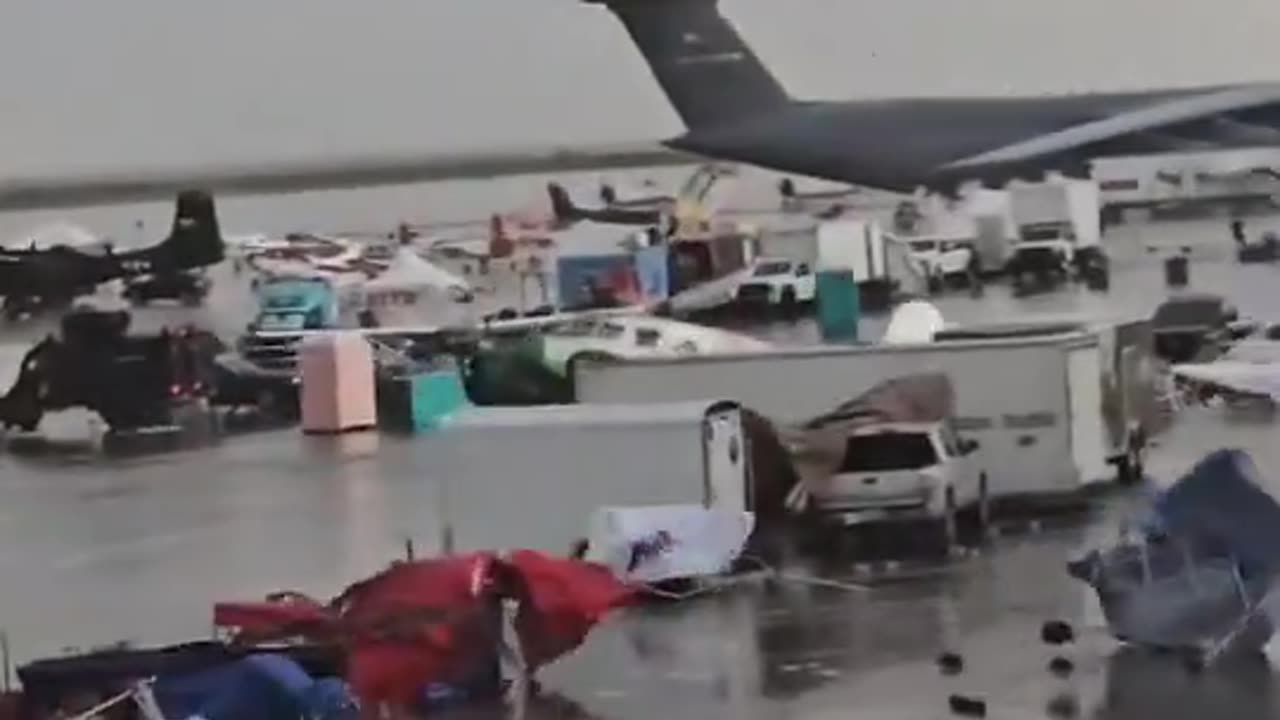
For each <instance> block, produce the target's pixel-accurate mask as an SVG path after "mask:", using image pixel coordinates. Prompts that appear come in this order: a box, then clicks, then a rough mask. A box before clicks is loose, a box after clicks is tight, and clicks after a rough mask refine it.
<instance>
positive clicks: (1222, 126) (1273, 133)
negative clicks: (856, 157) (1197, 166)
mask: <svg viewBox="0 0 1280 720" xmlns="http://www.w3.org/2000/svg"><path fill="white" fill-rule="evenodd" d="M1122 107H1123V109H1119V110H1117V111H1116V112H1113V113H1110V114H1105V115H1103V116H1102V117H1094V118H1088V119H1085V120H1082V121H1080V122H1078V123H1076V124H1073V125H1069V126H1067V127H1065V128H1062V129H1060V130H1057V131H1056V132H1051V133H1048V134H1042V135H1038V136H1035V137H1032V138H1027V139H1025V140H1021V141H1018V142H1015V143H1012V144H1009V145H1004V146H1002V147H998V148H994V149H991V150H988V151H985V152H982V153H979V154H977V155H972V156H969V157H965V158H961V159H959V160H955V161H953V162H950V163H948V164H946V165H944V166H943V167H942V168H941V170H942V172H943V173H944V174H968V173H973V172H977V171H983V170H991V169H998V168H1002V167H1018V166H1024V165H1029V164H1032V163H1043V162H1044V161H1045V160H1047V159H1052V158H1057V157H1071V156H1075V157H1087V156H1090V155H1092V154H1094V152H1093V151H1098V150H1107V151H1109V152H1110V153H1112V154H1115V153H1117V152H1119V153H1123V152H1126V151H1130V150H1131V151H1132V152H1133V153H1134V154H1138V153H1147V152H1152V151H1155V150H1187V149H1222V148H1229V147H1251V146H1259V145H1274V144H1276V143H1277V142H1280V128H1277V127H1276V124H1277V123H1276V121H1277V120H1278V119H1280V85H1251V86H1240V87H1228V88H1224V89H1217V90H1211V91H1205V92H1202V93H1194V94H1180V95H1177V96H1174V97H1172V98H1169V97H1167V96H1166V97H1164V98H1161V99H1158V100H1153V101H1152V102H1150V103H1148V104H1145V105H1141V106H1139V107H1136V108H1135V107H1133V106H1132V105H1128V106H1122ZM1264 118H1265V120H1267V122H1259V121H1260V120H1262V119H1264ZM1251 120H1252V121H1251Z"/></svg>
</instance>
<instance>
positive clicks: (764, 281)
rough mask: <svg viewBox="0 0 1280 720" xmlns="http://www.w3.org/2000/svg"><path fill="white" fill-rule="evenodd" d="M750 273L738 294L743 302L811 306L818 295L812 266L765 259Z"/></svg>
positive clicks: (790, 261) (793, 261)
mask: <svg viewBox="0 0 1280 720" xmlns="http://www.w3.org/2000/svg"><path fill="white" fill-rule="evenodd" d="M750 270H751V271H750V273H748V274H747V275H746V277H744V278H743V279H742V281H741V282H739V283H738V287H737V290H736V291H735V292H734V297H735V299H736V300H738V301H739V302H751V303H765V304H768V305H782V306H788V305H795V304H798V303H811V302H813V299H814V297H815V295H816V294H817V281H816V279H815V276H814V274H813V268H811V267H810V266H809V264H808V263H804V262H798V261H795V260H789V259H787V258H773V257H763V258H756V259H755V260H754V261H752V263H751V266H750Z"/></svg>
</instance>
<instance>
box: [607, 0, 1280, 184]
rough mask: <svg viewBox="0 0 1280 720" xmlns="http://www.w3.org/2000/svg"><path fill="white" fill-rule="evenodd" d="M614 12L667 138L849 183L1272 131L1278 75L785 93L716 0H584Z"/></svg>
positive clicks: (1058, 164)
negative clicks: (1099, 89)
mask: <svg viewBox="0 0 1280 720" xmlns="http://www.w3.org/2000/svg"><path fill="white" fill-rule="evenodd" d="M583 2H586V3H589V4H602V5H605V6H606V7H607V8H608V9H609V10H611V11H612V12H613V14H614V15H615V16H617V18H618V19H619V20H620V21H622V24H623V25H624V26H625V27H626V29H627V32H628V33H629V35H630V36H631V38H632V40H633V41H634V42H635V43H636V45H637V46H638V47H639V49H640V51H641V52H642V53H643V54H644V57H645V59H646V60H647V61H648V63H649V67H650V69H651V70H652V72H653V74H654V76H655V77H656V79H657V81H658V83H659V84H660V85H661V86H662V89H663V91H664V92H665V93H666V95H667V97H668V99H669V100H670V101H671V104H672V105H673V106H674V108H675V110H676V112H677V113H678V114H679V115H680V118H681V119H682V120H683V122H684V124H685V127H686V128H687V132H686V133H685V134H683V135H681V136H679V137H676V138H674V139H671V140H668V141H666V142H665V144H666V145H667V146H668V147H671V148H674V149H678V150H684V151H688V152H692V153H697V154H700V155H704V156H708V157H714V158H719V159H723V160H730V161H736V162H743V163H749V164H752V165H759V166H762V167H765V168H770V169H774V170H780V171H783V172H788V173H797V174H801V175H810V176H814V177H820V178H824V179H829V180H836V181H841V182H848V183H851V184H855V185H864V186H871V187H879V188H883V189H887V190H898V191H905V192H910V191H913V190H915V189H917V188H919V187H921V186H923V187H926V188H929V189H932V190H938V191H942V192H945V193H954V192H955V191H956V189H957V188H958V186H959V185H960V184H961V183H963V182H965V181H969V180H979V181H982V182H984V183H988V184H1003V183H1005V182H1007V181H1009V180H1011V179H1014V178H1019V177H1031V178H1035V177H1037V176H1039V175H1041V174H1042V173H1043V172H1044V171H1046V170H1057V171H1060V172H1063V173H1064V174H1068V175H1076V176H1079V175H1085V174H1087V173H1088V172H1089V163H1090V161H1091V160H1092V159H1093V158H1096V157H1103V156H1112V155H1135V154H1143V153H1150V152H1165V151H1172V150H1184V149H1204V148H1206V147H1213V148H1229V147H1253V146H1259V145H1277V144H1280V84H1252V85H1218V86H1208V87H1195V88H1179V89H1165V90H1154V91H1146V92H1111V93H1092V94H1078V95H1062V96H1042V97H998V98H997V97H985V98H984V97H934V98H893V99H888V98H886V99H876V100H854V101H845V102H825V101H808V100H797V99H795V98H792V97H791V96H790V95H789V94H788V93H787V92H786V90H785V89H784V88H783V86H782V85H781V84H780V83H779V82H778V80H777V79H776V78H775V77H774V76H773V75H772V74H771V73H770V72H769V70H768V69H766V68H765V66H764V65H763V64H762V63H761V62H760V60H759V59H758V58H757V57H756V55H755V53H754V52H752V50H751V49H750V48H749V47H748V46H747V45H746V44H745V43H744V42H743V41H742V39H741V38H740V37H739V35H738V33H737V31H736V30H735V29H734V27H733V26H732V25H731V24H730V23H729V22H728V21H727V20H726V19H725V18H724V17H723V16H722V15H721V14H720V11H719V9H718V8H717V0H583Z"/></svg>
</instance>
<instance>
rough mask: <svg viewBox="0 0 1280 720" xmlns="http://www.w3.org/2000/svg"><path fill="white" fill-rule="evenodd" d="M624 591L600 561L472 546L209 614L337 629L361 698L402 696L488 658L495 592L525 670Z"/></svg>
mask: <svg viewBox="0 0 1280 720" xmlns="http://www.w3.org/2000/svg"><path fill="white" fill-rule="evenodd" d="M633 596H634V592H633V591H632V590H631V589H630V588H629V587H627V586H626V585H623V584H622V583H620V582H619V581H618V580H617V579H616V578H614V576H613V574H612V572H610V570H609V569H608V568H606V567H604V566H602V565H595V564H592V563H585V562H581V561H578V560H569V559H564V558H558V557H553V556H550V555H545V554H543V553H539V552H534V551H530V550H521V551H517V552H514V553H512V554H511V556H510V558H509V560H507V561H503V560H500V559H498V558H497V556H495V555H494V554H493V553H473V554H470V555H458V556H451V557H447V558H439V559H432V560H421V561H416V562H408V563H400V564H397V565H394V566H392V567H391V568H389V569H387V570H386V571H384V572H381V573H379V574H377V575H375V576H373V577H371V578H369V579H367V580H364V581H361V582H359V583H356V584H354V585H352V586H350V587H348V588H347V589H346V590H345V591H343V593H342V594H341V595H339V596H338V597H336V598H335V599H334V600H333V602H331V603H330V604H329V605H328V606H323V605H320V604H319V603H317V602H315V601H314V600H310V599H309V598H306V597H304V596H297V595H294V596H287V597H280V598H276V599H274V600H268V601H267V602H264V603H219V604H218V605H215V607H214V621H215V623H217V624H218V625H219V626H220V627H230V628H235V629H237V630H238V631H239V633H240V637H252V638H284V637H294V636H303V637H308V638H310V639H321V638H323V639H329V640H331V639H340V640H341V641H342V642H343V643H344V644H345V645H346V646H347V649H348V658H347V661H348V662H347V667H348V681H349V682H350V683H351V685H352V688H353V689H354V690H355V692H356V694H357V695H358V696H359V697H360V699H361V701H362V702H364V703H366V704H367V705H369V706H375V705H377V704H379V703H389V704H393V705H399V706H407V705H412V704H414V702H415V701H416V700H417V699H418V697H419V696H420V694H421V690H422V688H423V686H424V685H426V684H427V683H430V682H450V681H455V680H459V679H462V678H466V677H471V676H473V675H474V674H475V673H476V671H477V670H480V669H482V668H483V667H484V664H485V663H488V662H492V661H493V654H494V651H495V649H496V647H497V643H498V641H499V639H500V635H499V633H500V631H501V627H500V619H501V615H500V612H501V605H500V602H501V600H502V598H504V597H515V598H517V599H519V601H520V611H519V614H518V615H517V618H516V631H517V634H518V635H519V638H520V645H521V648H522V650H523V653H524V656H525V660H526V662H527V663H528V665H529V669H530V670H531V671H532V670H534V669H536V668H538V667H541V666H543V665H545V664H547V663H548V662H551V661H552V660H555V659H556V658H558V657H560V656H561V655H564V654H565V653H567V652H569V651H571V650H573V649H575V648H577V647H578V646H579V645H581V644H582V641H583V640H584V639H585V638H586V635H587V633H588V632H590V630H591V628H592V627H593V626H594V625H595V624H596V623H597V622H599V620H600V618H601V617H602V616H603V615H604V614H605V613H606V612H608V611H609V610H610V609H612V608H614V607H617V606H619V605H621V604H623V603H625V602H626V601H628V600H629V599H630V598H632V597H633Z"/></svg>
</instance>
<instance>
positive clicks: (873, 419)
mask: <svg viewBox="0 0 1280 720" xmlns="http://www.w3.org/2000/svg"><path fill="white" fill-rule="evenodd" d="M954 406H955V393H954V392H953V390H952V387H951V380H950V378H948V377H947V376H946V375H943V374H941V373H921V374H914V375H904V376H902V377H897V378H890V379H889V380H885V381H884V382H881V383H879V384H877V385H875V386H873V387H872V388H871V389H869V390H867V391H866V392H864V393H862V394H861V395H858V396H857V397H855V398H853V399H852V400H849V401H846V402H844V403H841V404H840V405H838V406H836V408H835V409H834V410H831V411H829V412H826V413H823V414H822V415H819V416H817V417H815V418H812V419H810V420H809V421H807V422H805V423H803V424H802V425H800V426H799V427H798V428H793V429H790V430H788V431H784V433H783V434H784V436H785V437H786V443H787V446H788V448H789V449H790V451H791V457H792V462H793V463H794V464H795V469H796V472H797V474H798V475H799V476H800V480H801V482H802V483H803V485H804V486H805V488H806V489H808V490H809V491H810V492H820V491H821V490H823V489H824V487H825V483H827V481H828V480H830V479H831V477H832V475H834V474H835V472H836V470H837V469H838V468H839V467H840V464H841V462H842V461H843V459H844V454H845V448H846V445H847V443H848V440H849V436H850V434H851V433H852V432H853V431H854V430H856V429H858V428H860V427H865V426H867V425H872V424H880V423H893V422H901V423H916V422H918V423H925V422H940V421H942V420H945V419H947V418H949V417H951V415H952V411H953V408H954Z"/></svg>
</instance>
